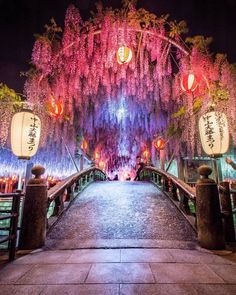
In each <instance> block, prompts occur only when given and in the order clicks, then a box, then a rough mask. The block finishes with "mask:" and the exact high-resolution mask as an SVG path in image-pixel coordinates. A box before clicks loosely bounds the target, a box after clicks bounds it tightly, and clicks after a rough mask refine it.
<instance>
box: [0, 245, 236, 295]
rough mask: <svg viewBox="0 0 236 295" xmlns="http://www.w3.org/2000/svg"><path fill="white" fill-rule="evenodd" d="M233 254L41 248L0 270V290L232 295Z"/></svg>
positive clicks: (235, 285) (235, 290)
mask: <svg viewBox="0 0 236 295" xmlns="http://www.w3.org/2000/svg"><path fill="white" fill-rule="evenodd" d="M224 254H225V253H224ZM235 258H236V257H235V256H234V255H233V254H228V255H226V256H217V255H214V254H212V253H211V252H206V251H203V250H201V251H200V250H183V249H80V250H55V251H42V250H40V251H35V252H34V253H31V254H29V255H26V256H24V257H21V258H19V259H17V260H16V261H15V262H13V263H10V264H8V265H7V266H5V267H4V268H3V269H2V270H0V295H12V294H22V295H27V294H29V295H39V294H41V295H46V294H47V295H54V294H55V295H65V294H68V295H119V294H120V295H235V294H236V263H234V262H233V261H232V260H233V259H234V260H235Z"/></svg>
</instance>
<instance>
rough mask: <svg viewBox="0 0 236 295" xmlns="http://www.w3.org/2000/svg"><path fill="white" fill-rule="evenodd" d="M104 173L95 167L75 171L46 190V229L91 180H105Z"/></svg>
mask: <svg viewBox="0 0 236 295" xmlns="http://www.w3.org/2000/svg"><path fill="white" fill-rule="evenodd" d="M106 178H107V177H106V174H105V173H104V172H103V171H102V170H101V169H99V168H97V167H91V168H88V169H86V170H83V171H81V172H78V173H75V174H73V175H71V176H69V177H67V178H66V179H64V180H63V181H61V182H60V183H58V184H56V185H55V186H54V187H52V188H51V189H49V191H48V229H50V227H51V226H52V225H53V224H54V223H55V222H56V221H57V219H58V217H59V216H60V215H61V214H62V213H63V212H64V211H65V210H66V209H67V208H68V207H69V206H70V204H71V202H72V201H73V200H74V199H75V197H76V196H77V195H78V194H79V193H80V192H81V191H82V190H84V189H85V188H86V187H87V186H88V185H89V184H90V183H91V182H93V181H97V180H100V181H103V180H106Z"/></svg>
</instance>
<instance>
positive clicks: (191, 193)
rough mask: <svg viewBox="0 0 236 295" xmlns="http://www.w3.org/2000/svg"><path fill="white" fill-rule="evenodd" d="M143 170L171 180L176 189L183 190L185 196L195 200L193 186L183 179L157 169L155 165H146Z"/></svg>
mask: <svg viewBox="0 0 236 295" xmlns="http://www.w3.org/2000/svg"><path fill="white" fill-rule="evenodd" d="M143 170H146V171H150V172H155V173H157V174H158V175H160V176H162V177H164V178H167V179H169V180H171V181H172V183H174V184H175V186H176V187H177V188H178V189H180V190H181V191H183V192H184V193H185V194H186V196H188V197H189V199H192V200H195V198H196V193H195V188H193V187H191V186H190V185H188V184H187V183H185V182H184V181H183V180H181V179H179V178H177V177H176V176H174V175H172V174H170V173H168V172H165V171H164V170H161V169H158V168H155V167H151V166H146V167H144V168H143Z"/></svg>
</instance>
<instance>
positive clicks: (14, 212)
mask: <svg viewBox="0 0 236 295" xmlns="http://www.w3.org/2000/svg"><path fill="white" fill-rule="evenodd" d="M23 196H24V194H22V193H21V192H16V193H7V194H0V199H12V206H11V210H1V214H2V213H3V214H6V213H7V214H8V215H3V216H0V220H7V219H10V227H9V228H7V229H6V230H8V231H9V233H8V235H7V236H6V237H4V238H3V239H1V240H0V244H2V243H5V242H7V241H8V250H9V260H10V261H12V260H14V259H15V254H16V241H17V229H18V218H19V210H20V201H21V197H23ZM4 211H5V212H4ZM9 213H10V214H9Z"/></svg>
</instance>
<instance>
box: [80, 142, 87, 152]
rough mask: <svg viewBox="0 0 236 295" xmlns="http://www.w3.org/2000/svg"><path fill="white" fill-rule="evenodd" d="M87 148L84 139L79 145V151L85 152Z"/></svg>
mask: <svg viewBox="0 0 236 295" xmlns="http://www.w3.org/2000/svg"><path fill="white" fill-rule="evenodd" d="M87 148H88V143H87V141H86V140H85V139H84V140H83V141H82V143H81V149H82V150H83V151H84V152H85V151H86V150H87Z"/></svg>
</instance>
